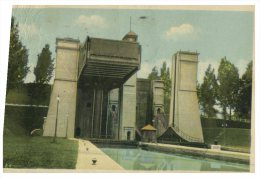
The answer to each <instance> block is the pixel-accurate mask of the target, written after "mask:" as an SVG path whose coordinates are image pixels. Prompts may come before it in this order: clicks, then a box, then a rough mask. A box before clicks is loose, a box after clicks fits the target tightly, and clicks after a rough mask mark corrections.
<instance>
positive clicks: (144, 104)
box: [136, 79, 152, 129]
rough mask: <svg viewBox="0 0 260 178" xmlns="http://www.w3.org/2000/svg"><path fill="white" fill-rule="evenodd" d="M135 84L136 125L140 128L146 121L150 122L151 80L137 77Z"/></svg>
mask: <svg viewBox="0 0 260 178" xmlns="http://www.w3.org/2000/svg"><path fill="white" fill-rule="evenodd" d="M136 85H137V86H136V127H137V128H138V129H141V128H143V127H144V126H145V125H147V124H148V123H149V124H152V104H151V103H152V99H151V82H150V80H149V79H137V83H136Z"/></svg>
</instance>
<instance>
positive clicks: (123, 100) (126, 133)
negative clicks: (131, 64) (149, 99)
mask: <svg viewBox="0 0 260 178" xmlns="http://www.w3.org/2000/svg"><path fill="white" fill-rule="evenodd" d="M120 90H121V91H120V94H119V97H120V99H119V103H120V108H119V109H120V121H119V128H120V130H119V139H120V140H128V139H130V140H134V139H135V122H136V74H134V75H133V76H132V77H131V78H130V79H129V80H128V81H126V83H125V84H124V85H123V87H122V88H121V89H120Z"/></svg>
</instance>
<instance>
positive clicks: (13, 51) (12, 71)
mask: <svg viewBox="0 0 260 178" xmlns="http://www.w3.org/2000/svg"><path fill="white" fill-rule="evenodd" d="M18 27H19V25H18V23H17V22H15V19H14V17H12V20H11V31H10V46H9V62H8V76H7V92H8V91H9V90H10V89H11V88H14V87H17V86H18V85H20V84H22V83H23V82H24V79H25V77H26V75H27V73H28V72H29V67H28V66H27V63H28V50H27V49H26V47H25V46H24V45H23V44H22V42H21V40H20V39H19V29H18Z"/></svg>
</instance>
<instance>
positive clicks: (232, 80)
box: [218, 57, 239, 119]
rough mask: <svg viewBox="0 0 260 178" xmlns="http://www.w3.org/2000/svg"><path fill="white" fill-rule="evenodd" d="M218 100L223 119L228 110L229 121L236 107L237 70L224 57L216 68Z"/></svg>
mask: <svg viewBox="0 0 260 178" xmlns="http://www.w3.org/2000/svg"><path fill="white" fill-rule="evenodd" d="M218 82H219V86H218V100H219V102H220V106H221V107H222V110H223V111H222V112H223V116H224V119H226V117H227V109H229V119H231V115H232V110H233V109H234V108H235V106H236V101H237V100H236V99H237V97H238V90H239V74H238V69H237V68H236V67H235V66H234V64H232V63H231V62H230V61H228V60H227V59H226V57H224V58H222V59H221V62H220V65H219V68H218Z"/></svg>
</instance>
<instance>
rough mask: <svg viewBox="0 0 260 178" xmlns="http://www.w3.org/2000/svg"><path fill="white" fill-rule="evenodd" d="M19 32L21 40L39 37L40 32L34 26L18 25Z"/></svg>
mask: <svg viewBox="0 0 260 178" xmlns="http://www.w3.org/2000/svg"><path fill="white" fill-rule="evenodd" d="M19 32H20V35H21V37H22V38H25V39H31V38H33V37H36V36H38V35H39V33H40V30H39V28H38V27H37V26H36V25H35V24H23V23H21V24H19Z"/></svg>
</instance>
